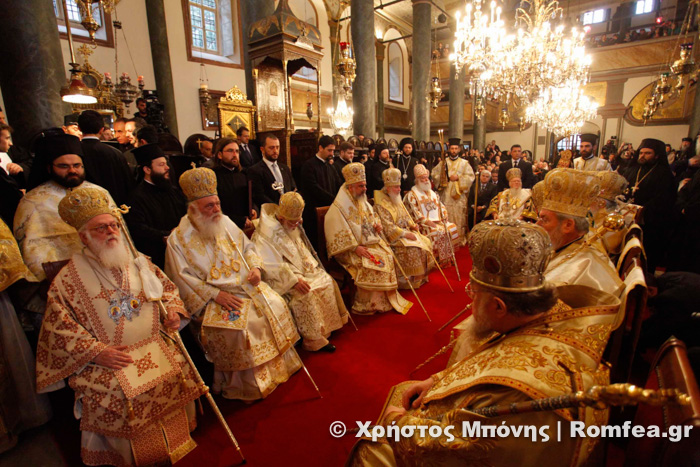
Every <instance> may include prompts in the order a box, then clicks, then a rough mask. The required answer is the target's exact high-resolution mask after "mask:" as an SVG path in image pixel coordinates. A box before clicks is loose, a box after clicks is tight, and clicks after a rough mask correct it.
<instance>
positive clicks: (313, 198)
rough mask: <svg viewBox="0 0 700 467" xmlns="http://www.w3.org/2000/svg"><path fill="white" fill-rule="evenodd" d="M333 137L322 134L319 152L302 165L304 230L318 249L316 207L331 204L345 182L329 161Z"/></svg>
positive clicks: (301, 187)
mask: <svg viewBox="0 0 700 467" xmlns="http://www.w3.org/2000/svg"><path fill="white" fill-rule="evenodd" d="M334 148H335V145H334V144H333V138H331V137H330V136H328V135H325V136H321V138H320V139H319V141H318V153H316V155H315V156H314V157H311V158H310V159H308V160H307V161H306V162H304V164H303V165H302V166H301V172H300V173H301V180H300V186H299V191H300V193H301V196H302V198H304V202H305V203H306V204H305V205H304V213H303V219H304V230H305V231H306V236H307V237H308V238H309V241H310V242H311V244H312V245H313V247H314V248H316V249H318V222H317V221H316V208H320V207H324V206H330V205H331V204H333V201H334V200H335V195H336V194H337V193H338V190H339V189H340V186H341V185H342V184H343V182H342V181H341V180H340V179H339V178H338V174H337V173H336V172H335V170H334V169H333V167H332V166H331V165H330V164H329V163H328V161H329V159H330V158H331V157H333V149H334Z"/></svg>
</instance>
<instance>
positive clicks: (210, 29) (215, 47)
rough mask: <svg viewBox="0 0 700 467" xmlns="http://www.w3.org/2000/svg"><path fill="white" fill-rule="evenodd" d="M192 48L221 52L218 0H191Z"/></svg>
mask: <svg viewBox="0 0 700 467" xmlns="http://www.w3.org/2000/svg"><path fill="white" fill-rule="evenodd" d="M189 7H190V27H191V28H192V48H193V49H198V50H202V51H206V52H212V53H218V52H219V49H220V47H219V28H218V27H217V25H218V24H219V20H218V15H217V12H218V8H217V5H216V0H189Z"/></svg>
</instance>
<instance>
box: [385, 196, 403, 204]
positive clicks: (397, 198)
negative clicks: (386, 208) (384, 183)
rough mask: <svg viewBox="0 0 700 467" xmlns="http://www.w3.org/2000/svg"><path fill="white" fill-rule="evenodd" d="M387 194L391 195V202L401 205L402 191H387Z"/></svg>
mask: <svg viewBox="0 0 700 467" xmlns="http://www.w3.org/2000/svg"><path fill="white" fill-rule="evenodd" d="M387 196H389V199H390V200H391V202H392V203H394V204H396V205H399V204H401V203H402V201H401V193H387Z"/></svg>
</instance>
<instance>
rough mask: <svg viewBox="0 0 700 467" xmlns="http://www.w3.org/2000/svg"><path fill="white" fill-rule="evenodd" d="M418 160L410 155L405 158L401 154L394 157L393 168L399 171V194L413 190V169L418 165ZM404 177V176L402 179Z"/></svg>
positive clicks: (414, 178)
mask: <svg viewBox="0 0 700 467" xmlns="http://www.w3.org/2000/svg"><path fill="white" fill-rule="evenodd" d="M418 163H419V162H418V159H416V158H415V157H413V156H412V155H409V156H408V157H406V156H405V155H403V154H398V155H397V156H396V157H394V159H393V164H394V168H396V169H399V170H400V171H401V192H402V193H404V192H406V191H410V190H411V188H413V185H414V184H415V181H416V177H415V175H414V174H413V169H414V168H415V167H416V164H418ZM404 175H405V176H406V177H405V178H404Z"/></svg>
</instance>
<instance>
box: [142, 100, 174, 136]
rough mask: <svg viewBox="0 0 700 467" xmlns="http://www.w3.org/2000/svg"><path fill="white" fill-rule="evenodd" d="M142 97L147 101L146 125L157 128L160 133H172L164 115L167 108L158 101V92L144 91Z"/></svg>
mask: <svg viewBox="0 0 700 467" xmlns="http://www.w3.org/2000/svg"><path fill="white" fill-rule="evenodd" d="M141 97H142V98H143V99H144V100H145V101H146V113H147V114H148V115H147V116H146V118H145V120H146V123H148V124H149V125H153V126H154V127H156V129H157V130H158V132H159V133H170V130H169V129H168V127H167V125H166V124H165V118H164V116H163V113H164V111H165V106H164V105H163V104H161V103H160V102H159V101H158V93H157V92H156V91H150V90H143V91H142V92H141Z"/></svg>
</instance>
